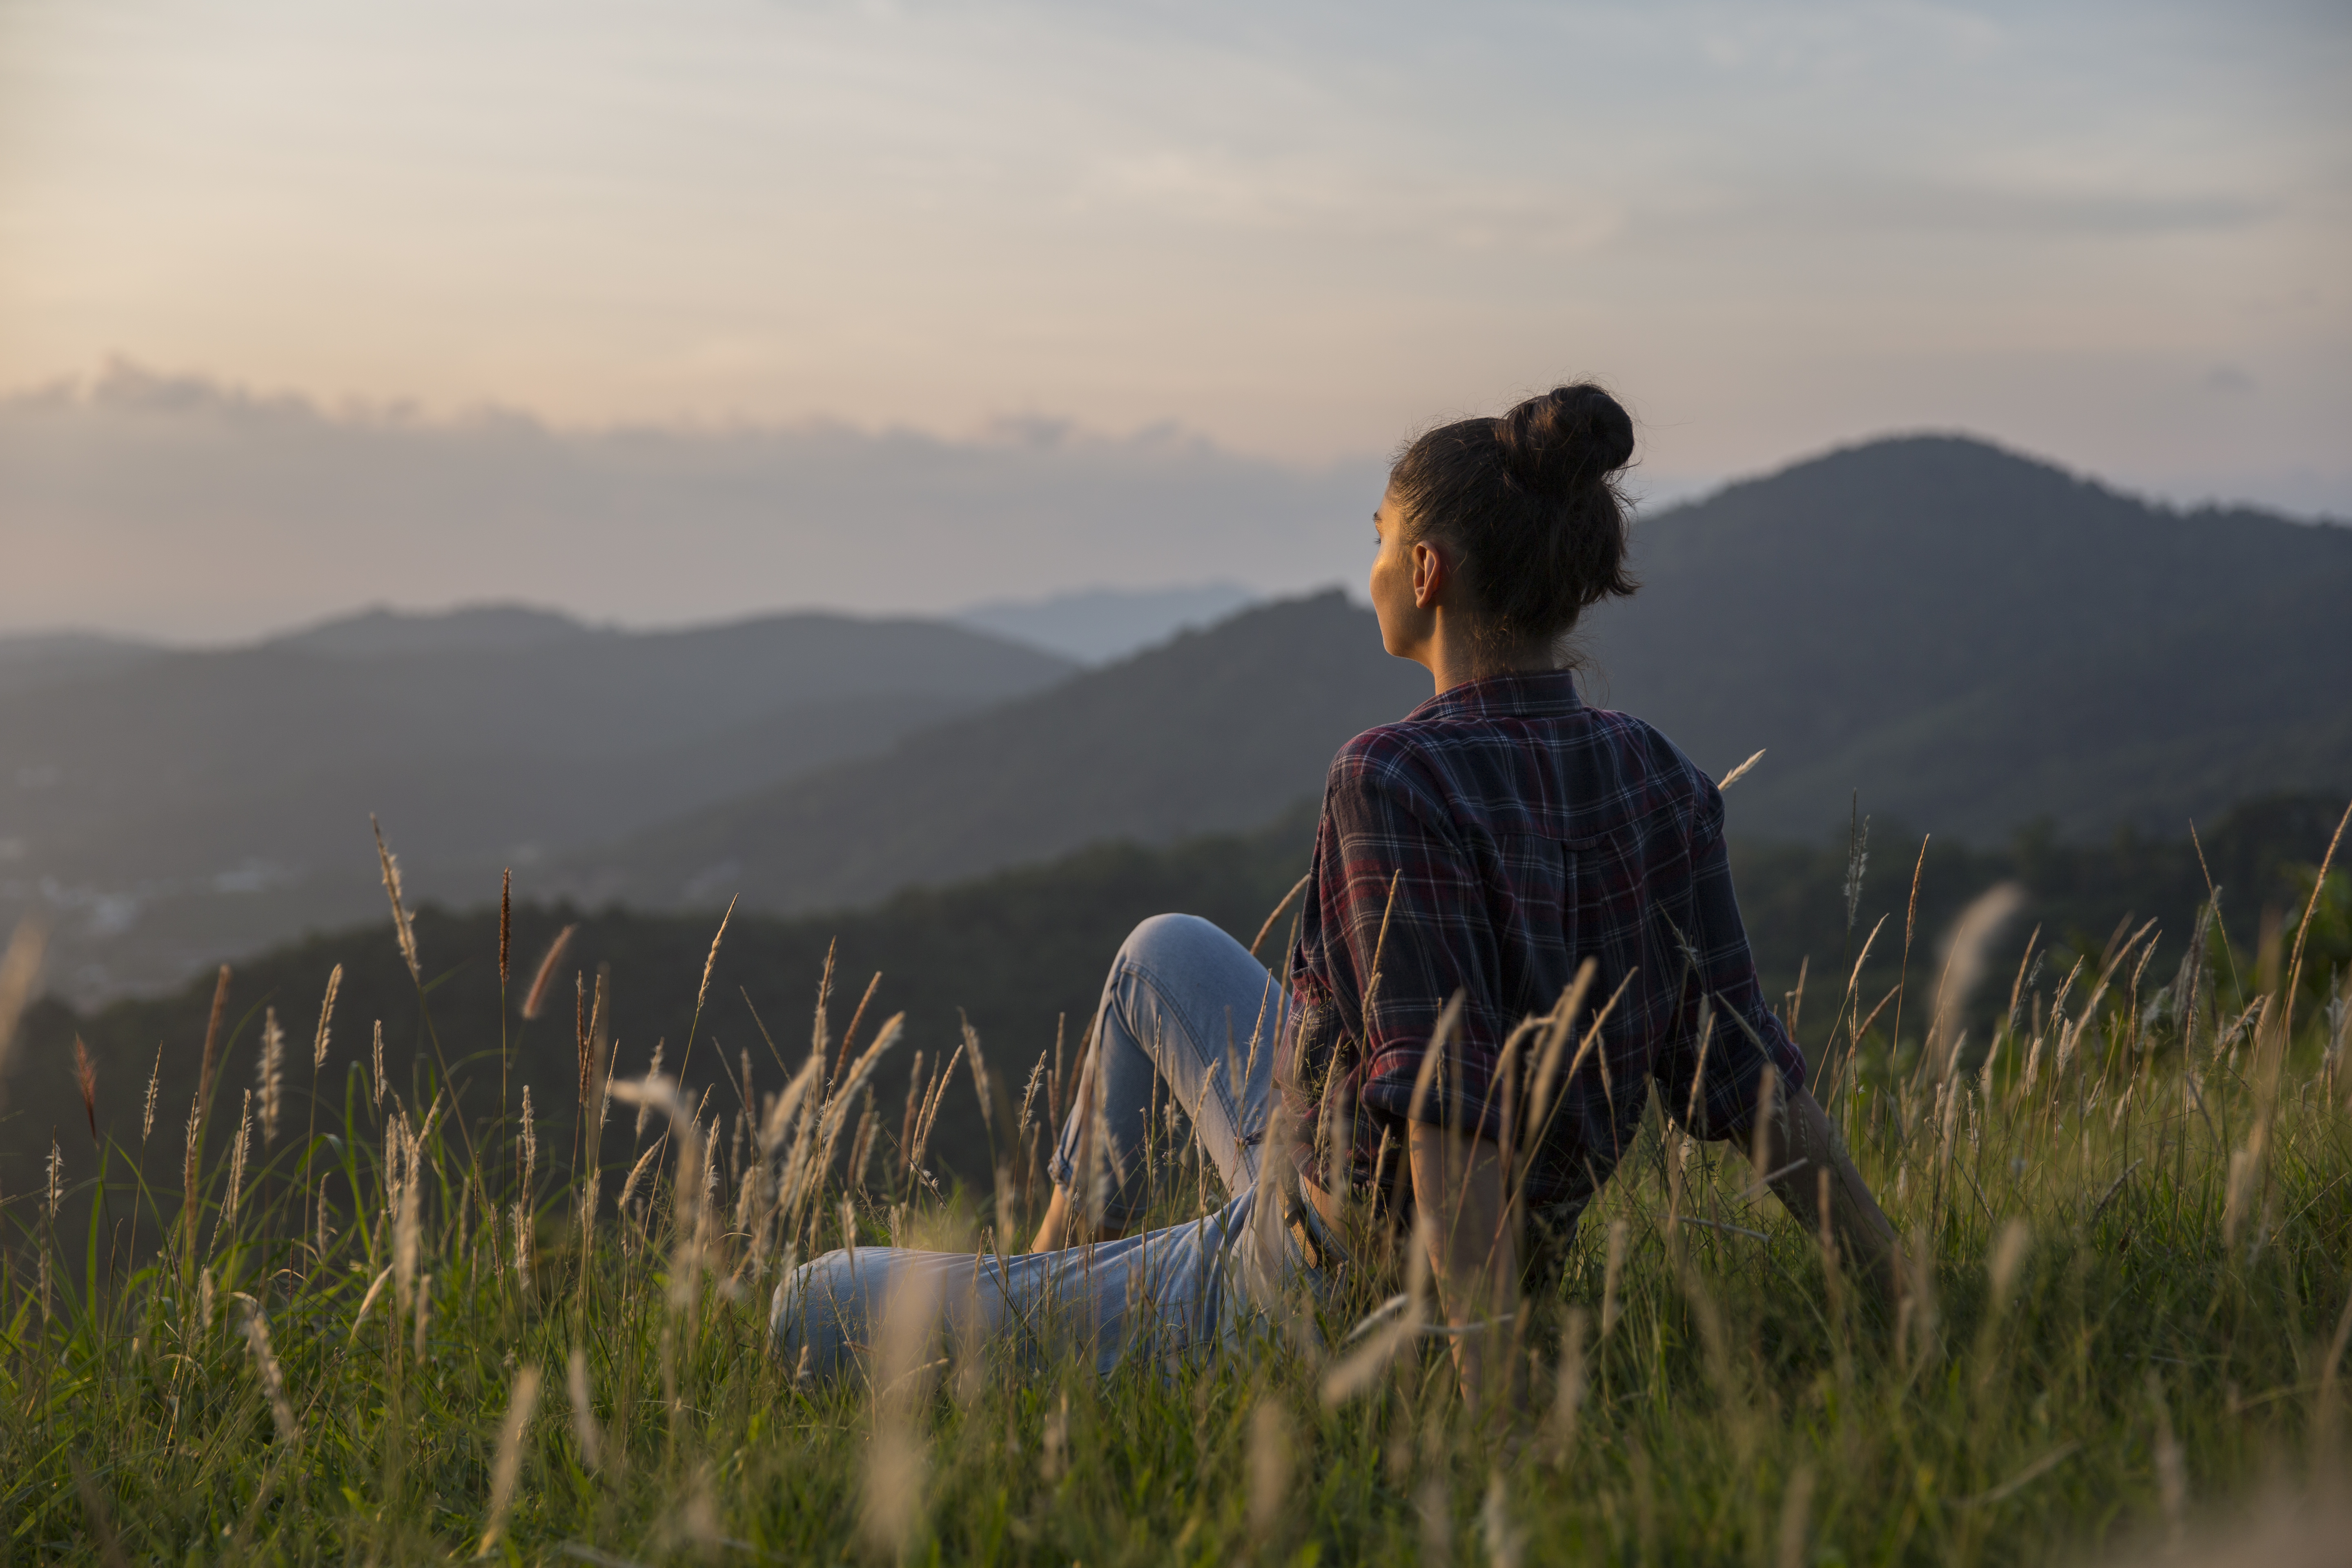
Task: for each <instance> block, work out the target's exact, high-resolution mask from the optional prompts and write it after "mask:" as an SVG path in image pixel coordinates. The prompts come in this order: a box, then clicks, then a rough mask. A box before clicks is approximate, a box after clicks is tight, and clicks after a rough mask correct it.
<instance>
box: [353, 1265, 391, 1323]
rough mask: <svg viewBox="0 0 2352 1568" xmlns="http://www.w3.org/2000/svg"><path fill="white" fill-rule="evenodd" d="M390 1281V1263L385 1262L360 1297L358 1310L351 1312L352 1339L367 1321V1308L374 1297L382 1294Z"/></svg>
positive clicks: (371, 1305) (373, 1303) (373, 1301)
mask: <svg viewBox="0 0 2352 1568" xmlns="http://www.w3.org/2000/svg"><path fill="white" fill-rule="evenodd" d="M390 1283H392V1265H391V1264H389V1263H387V1264H385V1265H384V1266H383V1268H382V1269H381V1270H379V1271H378V1272H377V1274H376V1277H375V1280H374V1283H373V1284H371V1285H370V1286H369V1287H368V1288H367V1294H366V1295H364V1296H362V1297H361V1298H360V1310H358V1311H356V1312H353V1313H352V1332H351V1337H352V1339H358V1338H359V1337H360V1325H361V1324H362V1323H364V1322H366V1321H367V1315H368V1309H369V1308H371V1307H373V1306H374V1305H375V1300H376V1298H377V1297H379V1296H381V1295H383V1288H384V1287H385V1286H386V1285H389V1284H390Z"/></svg>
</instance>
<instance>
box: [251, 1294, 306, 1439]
mask: <svg viewBox="0 0 2352 1568" xmlns="http://www.w3.org/2000/svg"><path fill="white" fill-rule="evenodd" d="M236 1294H237V1300H240V1301H242V1302H243V1303H245V1342H246V1345H247V1348H248V1349H249V1350H251V1351H252V1352H253V1365H254V1370H255V1371H256V1372H257V1373H259V1374H260V1377H261V1392H262V1393H263V1394H266V1395H267V1396H268V1400H269V1415H270V1418H271V1419H272V1420H273V1421H275V1422H277V1424H278V1441H279V1442H280V1443H282V1444H285V1445H286V1446H287V1447H293V1445H294V1444H295V1443H296V1442H298V1441H299V1440H300V1438H301V1436H302V1429H301V1428H300V1427H299V1426H296V1425H295V1422H294V1405H293V1404H292V1402H291V1401H289V1399H288V1398H287V1397H286V1373H285V1372H284V1370H283V1369H281V1368H280V1367H279V1366H278V1357H277V1355H276V1353H275V1352H272V1351H271V1350H270V1348H269V1320H268V1318H266V1317H264V1316H263V1315H262V1311H261V1303H259V1302H258V1301H256V1300H254V1299H253V1298H252V1297H250V1296H247V1295H246V1294H245V1293H244V1292H243V1291H238V1292H237V1293H236Z"/></svg>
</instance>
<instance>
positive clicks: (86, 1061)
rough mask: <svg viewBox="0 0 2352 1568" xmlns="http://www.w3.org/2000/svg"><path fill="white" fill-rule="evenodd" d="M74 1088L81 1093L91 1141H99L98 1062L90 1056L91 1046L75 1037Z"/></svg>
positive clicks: (84, 1116)
mask: <svg viewBox="0 0 2352 1568" xmlns="http://www.w3.org/2000/svg"><path fill="white" fill-rule="evenodd" d="M73 1058H74V1068H73V1071H74V1088H75V1089H78V1090H79V1091H80V1094H81V1114H82V1118H83V1120H84V1121H88V1122H89V1141H90V1142H92V1143H96V1142H98V1064H97V1063H96V1062H94V1061H92V1060H90V1058H89V1047H88V1046H86V1045H83V1044H82V1043H81V1037H80V1036H79V1035H76V1036H75V1037H74V1048H73Z"/></svg>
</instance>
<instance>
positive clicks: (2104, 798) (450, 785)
mask: <svg viewBox="0 0 2352 1568" xmlns="http://www.w3.org/2000/svg"><path fill="white" fill-rule="evenodd" d="M1634 563H1635V568H1636V571H1637V572H1638V574H1640V576H1641V577H1642V579H1643V589H1642V592H1641V593H1640V594H1639V595H1637V596H1635V597H1634V598H1633V599H1632V600H1630V601H1627V602H1624V603H1622V604H1618V605H1610V606H1607V607H1605V608H1603V609H1602V610H1601V611H1598V612H1596V613H1595V614H1594V616H1592V617H1591V625H1590V626H1589V627H1588V628H1587V629H1586V630H1585V632H1584V634H1583V636H1582V637H1581V638H1580V657H1581V658H1582V660H1583V663H1584V665H1585V672H1586V673H1585V683H1586V685H1587V687H1588V689H1589V690H1590V692H1591V695H1592V697H1593V698H1594V699H1595V700H1600V701H1603V702H1606V703H1608V704H1609V705H1611V706H1616V707H1622V708H1625V709H1627V710H1632V711H1635V712H1639V713H1641V714H1642V715H1643V716H1644V717H1645V718H1648V719H1650V720H1652V721H1654V722H1656V723H1657V724H1659V725H1660V727H1661V728H1663V729H1664V730H1665V731H1666V732H1667V733H1669V734H1670V735H1672V736H1674V737H1675V739H1676V740H1677V741H1678V742H1680V743H1681V744H1682V745H1683V747H1684V749H1685V751H1686V752H1689V753H1690V754H1691V755H1692V756H1693V757H1694V759H1695V760H1696V761H1697V762H1698V763H1699V764H1700V766H1702V767H1704V768H1706V770H1707V771H1709V772H1710V773H1715V774H1717V775H1718V776H1720V775H1721V774H1723V773H1726V772H1727V771H1728V770H1729V769H1730V768H1731V767H1732V766H1733V765H1735V764H1736V763H1738V762H1739V761H1740V760H1741V759H1742V758H1744V757H1746V756H1748V754H1749V753H1751V752H1756V751H1758V750H1759V749H1760V750H1762V751H1763V752H1765V755H1764V757H1763V759H1762V761H1761V763H1759V766H1758V767H1757V768H1756V770H1755V771H1754V772H1753V773H1751V774H1749V775H1748V777H1746V778H1744V779H1742V780H1741V781H1740V783H1739V784H1737V785H1736V786H1735V787H1734V789H1733V791H1732V792H1731V794H1730V795H1728V796H1727V800H1728V802H1729V810H1730V814H1731V823H1732V828H1733V831H1734V833H1735V834H1736V835H1738V836H1741V837H1744V838H1747V839H1749V840H1763V839H1790V838H1795V839H1800V840H1805V841H1811V842H1820V841H1822V839H1823V838H1824V837H1825V836H1826V835H1827V834H1828V833H1830V832H1832V831H1836V830H1841V829H1842V828H1843V825H1844V824H1845V822H1846V820H1847V817H1848V814H1849V810H1850V809H1851V806H1850V802H1851V801H1852V800H1853V795H1854V794H1855V792H1859V797H1860V805H1859V809H1860V810H1861V811H1864V812H1867V813H1871V814H1874V816H1877V817H1878V818H1879V819H1880V820H1881V822H1882V823H1885V822H1886V821H1887V819H1889V818H1890V817H1892V818H1897V819H1901V820H1903V821H1905V822H1907V823H1909V824H1911V825H1913V826H1916V827H1918V828H1922V829H1930V830H1933V831H1934V832H1935V833H1937V835H1939V836H1945V837H1957V838H1959V839H1962V840H1969V841H1974V842H1978V843H1992V842H1997V841H1999V840H2001V839H2003V838H2005V837H2007V836H2008V835H2009V833H2010V832H2011V829H2013V828H2014V827H2016V826H2018V825H2020V824H2021V823H2024V822H2027V821H2031V820H2036V819H2042V820H2046V821H2047V822H2049V823H2050V824H2052V825H2053V826H2054V827H2055V828H2056V829H2057V830H2059V831H2063V832H2064V833H2067V834H2072V835H2077V836H2080V835H2095V834H2105V833H2111V832H2113V831H2115V830H2116V829H2118V828H2121V827H2126V826H2132V827H2138V828H2146V829H2160V830H2162V831H2165V832H2167V833H2177V832H2178V831H2179V824H2180V823H2181V821H2182V820H2183V819H2185V818H2188V817H2191V816H2195V817H2200V818H2202V817H2205V816H2210V815H2212V814H2214V813H2217V812H2219V811H2220V810H2221V808H2223V807H2224V806H2226V805H2229V804H2231V803H2232V802H2234V801H2237V800H2240V799H2242V798H2246V797H2249V796H2253V795H2264V794H2270V793H2273V792H2278V791H2283V790H2307V791H2318V792H2321V793H2327V792H2341V791H2342V790H2343V789H2344V788H2345V787H2346V785H2347V782H2352V616H2346V615H2345V614H2344V613H2343V606H2344V605H2347V604H2352V529H2346V528H2343V527H2339V526H2335V525H2329V524H2310V523H2300V522H2295V521H2289V520H2286V519H2283V518H2278V517H2273V516H2269V515H2265V514H2262V513H2258V512H2252V511H2247V510H2201V511H2178V510H2168V509H2165V508H2160V507H2154V506H2149V505H2147V504H2146V503H2143V502H2141V501H2138V500H2134V499H2132V498H2130V497H2127V496H2124V495H2120V494H2117V493H2116V492H2114V491H2111V490H2108V489H2104V488H2102V487H2100V486H2098V485H2096V484H2094V483H2091V482H2089V481H2086V480H2084V479H2080V478H2077V477H2074V476H2072V475H2069V474H2066V473H2064V472H2063V471H2062V470H2059V469H2057V468H2053V467H2051V466H2049V465H2047V464H2043V463H2040V462H2036V461H2033V460H2032V459H2029V458H2022V457H2020V456H2018V455H2016V454H2013V453H2011V452H2007V451H2004V450H2001V449H2000V448H1997V447H1990V446H1988V445H1985V444H1983V443H1981V442H1976V441H1971V440H1967V439H1962V438H1958V437H1906V438H1900V439H1893V440H1885V441H1878V442H1873V443H1868V444H1865V445H1863V446H1859V447H1851V448H1847V449H1844V450H1841V451H1837V452H1832V453H1830V454H1827V455H1825V456H1823V457H1821V458H1814V459H1811V460H1810V461H1807V462H1804V463H1800V464H1798V465H1795V466H1794V467H1791V468H1788V469H1785V470H1783V471H1781V472H1780V473H1777V474H1774V475H1771V476H1769V477H1766V478H1763V479H1756V480H1752V481H1749V482H1747V483H1744V484H1740V485H1736V486H1733V487H1731V488H1730V489H1726V490H1724V491H1721V492H1719V493H1717V494H1716V495H1714V496H1711V497H1709V498H1706V499H1705V500H1699V501H1696V502H1693V503H1689V504H1686V505H1683V506H1679V507H1675V508H1672V509H1669V510H1664V511H1661V512H1660V513H1658V514H1657V515H1655V516H1654V517H1652V518H1649V519H1647V520H1645V521H1643V522H1641V523H1640V524H1639V526H1638V527H1637V530H1636V533H1635V549H1634ZM1360 564H1361V563H1335V567H1339V566H1342V565H1345V566H1346V568H1347V569H1348V570H1349V571H1350V572H1351V573H1352V571H1353V570H1354V569H1355V567H1356V566H1359V565H1360ZM52 641H53V642H54V639H52ZM45 660H46V661H47V662H45ZM45 668H47V669H50V670H51V673H50V674H48V675H43V674H42V673H41V671H42V670H43V669H45ZM1428 690H1429V687H1428V681H1427V677H1426V676H1425V675H1424V674H1423V672H1422V671H1421V670H1420V669H1419V668H1415V667H1412V666H1408V665H1403V664H1401V663H1399V662H1397V661H1395V660H1392V659H1390V658H1387V657H1386V656H1385V655H1384V654H1382V652H1381V648H1380V641H1379V636H1378V632H1377V628H1376V626H1374V624H1373V621H1372V617H1371V616H1370V612H1369V611H1366V610H1363V609H1361V608H1360V607H1358V606H1356V605H1353V604H1351V603H1350V602H1349V601H1348V600H1347V599H1345V598H1344V597H1342V596H1341V595H1338V594H1336V593H1333V594H1327V595H1319V596H1313V597H1309V598H1306V599H1299V600H1291V601H1287V602H1284V603H1280V604H1276V605H1264V606H1259V607H1256V608H1252V609H1246V610H1244V611H1242V612H1241V613H1239V614H1237V615H1234V616H1230V617H1228V618H1227V619H1225V620H1223V621H1221V622H1219V623H1217V624H1216V625H1214V626H1210V627H1207V628H1206V629H1202V630H1197V631H1191V632H1185V633H1182V634H1181V635H1179V636H1177V637H1174V638H1173V639H1171V640H1170V641H1167V642H1165V643H1162V644H1160V645H1159V646H1157V647H1150V648H1147V649H1145V650H1144V651H1142V652H1140V653H1136V654H1132V655H1130V656H1129V657H1127V658H1123V659H1119V660H1118V661H1115V662H1112V663H1109V664H1108V665H1104V666H1101V667H1099V668H1077V667H1076V665H1074V664H1073V663H1072V662H1071V661H1069V660H1067V659H1064V658H1059V657H1056V656H1055V655H1052V654H1049V653H1046V652H1044V651H1041V650H1036V649H1032V648H1027V647H1021V646H1019V645H1018V644H1015V643H1013V642H1010V641H1007V640H1005V639H1003V637H997V636H994V635H992V634H988V633H983V632H980V631H976V630H973V629H971V628H970V627H957V626H944V625H941V624H940V623H926V622H918V621H870V620H856V619H852V618H848V617H840V616H788V617H777V618H773V619H770V620H765V621H757V622H750V623H742V624H740V625H737V626H725V627H716V628H709V629H705V630H701V631H694V632H681V633H666V634H657V635H646V634H635V635H633V634H623V633H618V632H611V631H599V630H596V629H594V628H588V627H583V626H578V625H577V624H576V623H572V622H568V621H565V620H562V618H561V617H553V616H538V617H534V616H532V615H531V614H530V613H528V612H516V611H487V612H476V613H472V614H469V615H459V616H448V617H438V618H429V619H420V618H417V617H399V616H371V617H361V618H359V619H355V620H345V621H341V622H337V623H332V624H331V625H329V626H321V627H319V628H315V629H314V630H313V631H311V632H310V633H307V634H302V635H300V636H298V637H292V638H287V639H279V640H278V642H274V643H271V644H265V645H263V646H261V647H255V648H248V649H243V650H235V651H231V652H226V653H220V654H207V655H173V656H170V657H166V658H158V657H142V656H139V655H137V654H136V653H135V651H134V652H131V653H126V652H125V651H124V650H123V649H122V648H121V647H115V646H112V645H102V644H98V643H93V642H90V641H89V640H87V639H85V640H83V641H81V642H78V643H73V644H70V645H57V646H52V647H49V648H48V649H47V653H46V654H45V655H43V657H41V658H35V657H33V655H32V654H30V653H24V652H22V650H20V654H19V655H18V656H11V655H10V654H9V653H8V651H7V649H6V647H5V646H0V736H5V738H6V739H5V747H6V752H5V758H0V762H5V771H0V906H5V904H6V903H9V902H13V903H15V904H16V905H17V906H18V907H19V908H20V909H22V908H39V909H43V910H47V912H48V913H49V916H50V918H51V920H52V921H53V922H54V923H55V924H56V926H57V936H58V952H59V955H60V958H61V959H62V960H63V961H64V964H65V967H64V968H63V970H62V971H60V970H54V969H53V971H52V974H53V984H54V983H59V982H62V988H63V989H64V990H65V991H67V992H68V994H79V995H84V996H95V995H100V994H107V993H109V992H110V991H120V990H121V989H124V988H126V987H131V986H138V985H146V984H156V983H158V982H160V981H162V980H166V979H170V978H173V977H174V976H176V975H179V974H183V973H186V972H187V970H188V969H189V968H190V967H191V966H193V965H194V964H195V963H200V962H204V961H207V960H210V959H214V958H217V957H224V956H229V955H231V954H233V953H236V952H245V951H252V950H256V949H258V948H260V947H263V946H265V945H267V944H268V943H269V942H274V941H277V940H280V939H282V938H284V937H286V936H289V935H290V934H293V933H294V932H297V931H301V930H304V929H308V928H310V927H315V926H320V925H325V924H329V923H333V922H336V921H343V920H347V919H351V918H355V917H359V916H363V915H366V914H368V913H370V912H371V911H372V910H373V908H377V907H380V902H381V898H382V894H381V892H380V891H378V890H377V889H376V888H375V886H374V875H375V861H374V848H373V843H372V842H371V841H370V840H369V838H368V836H367V829H366V819H367V816H368V815H369V814H370V813H371V812H373V813H375V814H376V815H378V816H380V817H381V818H382V820H383V823H384V826H385V829H386V831H387V833H388V834H389V835H390V836H391V838H392V841H393V844H394V848H396V849H399V850H402V851H403V852H404V854H405V855H406V856H407V857H408V859H407V865H408V867H409V869H410V872H411V877H410V889H411V892H412V895H413V896H414V897H422V898H425V899H435V900H447V901H450V902H453V903H457V904H479V903H481V902H482V901H483V900H487V899H488V898H490V897H493V896H495V893H496V889H497V886H498V875H499V869H500V868H501V867H503V866H509V865H511V866H513V867H514V868H515V870H516V878H517V885H518V889H520V890H521V891H522V892H524V893H526V894H528V895H529V896H531V897H540V898H544V897H564V896H568V897H572V898H574V899H577V900H584V901H586V902H588V903H591V904H596V903H604V902H607V901H611V900H623V901H625V902H627V903H629V904H631V905H635V906H639V907H643V908H646V909H652V910H660V909H706V908H707V909H714V910H715V909H716V907H718V906H719V905H722V904H724V903H725V902H726V901H727V900H729V899H730V898H731V897H734V896H736V895H738V894H740V895H741V896H742V898H743V900H744V903H745V907H746V908H747V909H765V910H775V911H780V912H785V911H796V910H825V909H840V908H844V907H848V906H856V905H867V904H873V903H876V902H877V901H879V900H883V899H885V898H887V896H889V895H891V894H893V893H895V892H896V891H898V889H905V888H908V887H913V886H921V885H929V884H937V883H941V882H945V881H949V880H952V879H961V878H968V877H972V876H977V875H982V874H984V873H988V872H992V871H995V870H999V869H1003V868H1010V867H1014V866H1018V865H1021V864H1024V863H1028V862H1034V861H1037V860H1041V859H1045V858H1051V857H1054V856H1056V855H1060V854H1064V853H1066V852H1068V851H1071V850H1074V849H1076V848H1078V847H1082V846H1084V845H1087V844H1090V843H1096V842H1099V841H1104V840H1129V841H1135V842H1140V843H1145V844H1155V843H1165V842H1169V841H1171V840H1174V839H1176V838H1178V837H1183V836H1186V835H1197V834H1202V833H1211V832H1239V831H1245V830H1250V829H1254V828H1255V827H1257V826H1260V825H1262V824H1265V823H1267V822H1269V821H1271V820H1273V819H1274V818H1276V816H1279V815H1281V814H1283V813H1285V812H1286V811H1288V810H1291V809H1294V808H1295V807H1297V805H1298V804H1299V803H1300V802H1301V801H1303V800H1311V798H1312V796H1313V795H1314V794H1315V792H1316V790H1317V788H1318V785H1319V784H1320V781H1321V777H1322V773H1323V770H1324V767H1325V765H1326V763H1328V759H1329V757H1330V755H1331V753H1332V752H1333V751H1334V750H1335V749H1336V748H1337V747H1338V745H1339V743H1340V742H1343V741H1344V740H1345V739H1346V738H1347V737H1348V736H1349V735H1350V734H1352V733H1354V732H1355V731H1359V730H1360V729H1362V728H1364V727H1365V726H1367V725H1369V724H1372V723H1377V722H1380V721H1384V720H1387V719H1391V718H1394V717H1397V716H1399V715H1401V714H1402V713H1403V712H1405V711H1406V710H1408V709H1410V708H1411V707H1412V705H1413V704H1414V703H1415V702H1417V701H1418V700H1421V699H1422V698H1423V697H1425V696H1426V695H1427V694H1428ZM12 779H13V784H14V787H13V788H9V787H8V785H9V784H10V782H11V780H12ZM0 913H5V908H0Z"/></svg>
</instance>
